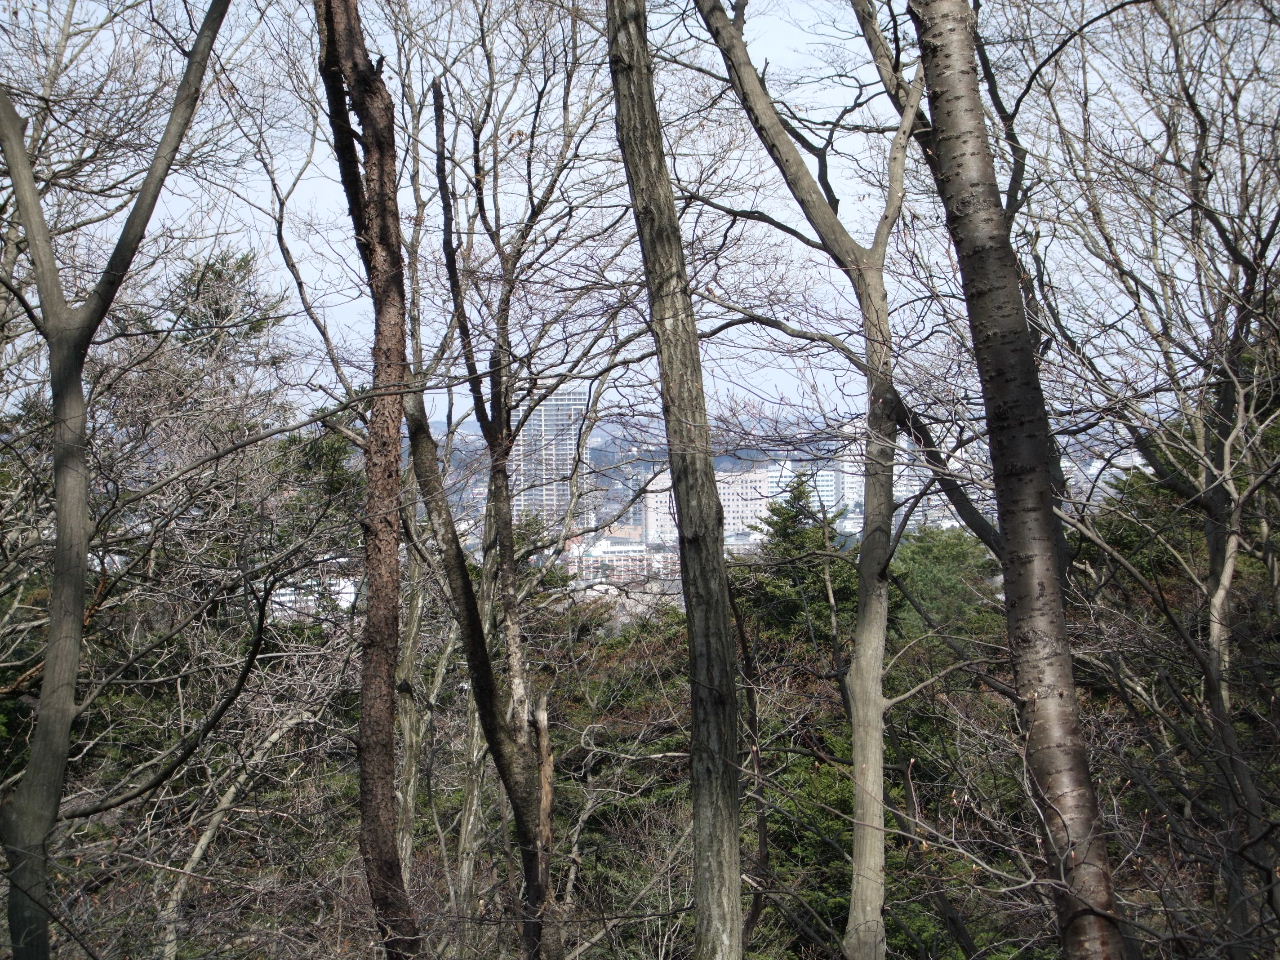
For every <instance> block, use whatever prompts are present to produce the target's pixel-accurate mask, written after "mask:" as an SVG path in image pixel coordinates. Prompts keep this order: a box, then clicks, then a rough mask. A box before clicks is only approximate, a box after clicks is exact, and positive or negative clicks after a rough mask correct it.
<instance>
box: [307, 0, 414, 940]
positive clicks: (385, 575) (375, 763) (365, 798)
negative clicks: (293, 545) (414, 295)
mask: <svg viewBox="0 0 1280 960" xmlns="http://www.w3.org/2000/svg"><path fill="white" fill-rule="evenodd" d="M316 14H317V18H318V20H319V26H320V49H321V53H320V75H321V79H322V80H323V81H324V86H325V93H326V97H327V100H328V107H329V124H330V127H331V128H332V130H333V139H334V152H335V154H336V156H337V160H338V169H339V173H340V176H341V179H342V186H343V190H344V191H345V192H346V196H347V207H348V211H349V213H350V216H351V222H352V226H353V228H354V232H355V238H356V247H357V249H358V250H359V252H360V258H361V260H362V261H363V264H364V269H365V275H366V277H367V278H368V281H369V290H370V293H371V295H372V298H373V309H374V334H373V338H374V343H373V390H374V395H373V398H372V399H371V400H370V405H369V420H368V430H367V436H366V442H365V451H364V454H365V456H364V459H365V476H366V478H367V484H368V489H367V491H366V499H365V516H364V518H363V527H364V548H365V582H366V584H367V587H366V591H367V594H366V611H365V626H364V634H363V636H362V638H361V663H360V666H361V669H360V726H359V744H360V853H361V856H362V857H363V859H364V865H365V876H366V879H367V881H368V885H369V896H370V899H371V901H372V903H373V912H374V917H375V919H376V921H377V924H378V932H379V938H380V940H381V941H382V944H383V947H384V949H385V950H386V953H387V956H388V958H390V960H408V958H411V957H416V956H418V953H419V950H420V942H419V935H418V925H417V921H416V920H415V919H414V916H413V909H412V906H411V905H410V903H409V894H408V891H407V890H406V888H405V882H404V874H403V869H402V866H401V860H400V852H399V849H398V846H397V843H396V832H397V831H396V663H397V660H398V657H399V647H400V422H401V420H402V418H403V407H404V404H403V401H402V399H401V397H402V393H403V391H404V388H405V385H406V381H407V379H408V362H407V360H406V356H405V288H404V261H403V253H402V249H401V236H400V211H399V205H398V203H397V199H396V189H397V185H398V182H397V173H396V146H395V109H394V106H393V105H392V102H391V97H390V95H389V94H388V93H387V88H386V85H385V84H384V83H383V82H382V77H381V76H380V75H379V72H378V71H377V70H376V69H375V68H374V66H373V64H372V62H370V60H369V54H368V51H367V50H366V48H365V42H364V28H363V25H362V24H361V21H360V11H359V8H358V5H357V2H356V0H317V3H316ZM348 97H349V98H350V103H351V109H352V110H353V111H354V112H355V117H356V119H357V121H358V122H359V124H360V128H361V132H360V138H359V141H358V142H359V144H360V147H361V149H362V152H363V171H362V170H361V164H360V161H359V159H358V158H357V155H356V142H357V141H356V137H355V133H354V131H353V130H352V128H351V116H350V114H349V112H348V110H347V98H348Z"/></svg>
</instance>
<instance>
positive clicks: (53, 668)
mask: <svg viewBox="0 0 1280 960" xmlns="http://www.w3.org/2000/svg"><path fill="white" fill-rule="evenodd" d="M228 5H229V0H213V2H212V3H211V4H210V5H209V8H208V10H207V11H206V13H205V16H204V19H203V20H202V21H201V24H200V28H199V30H198V32H197V34H196V37H195V42H194V43H193V44H192V46H191V50H190V52H189V53H188V56H187V66H186V69H185V70H184V71H183V74H182V79H181V80H180V81H179V84H178V89H177V92H176V94H175V97H174V103H173V107H172V108H171V109H170V112H169V117H168V120H167V122H166V124H165V129H164V132H163V134H162V135H161V138H160V143H159V144H158V145H157V147H156V152H155V154H154V156H153V157H152V160H151V163H150V165H149V166H148V168H147V172H146V175H145V176H144V178H143V181H142V185H141V187H140V188H139V191H138V195H137V197H136V198H135V199H134V201H133V206H132V207H131V208H130V210H129V214H128V216H127V217H126V219H125V223H124V225H123V226H122V228H121V230H120V234H119V235H118V236H117V238H116V243H115V245H114V247H113V248H112V251H111V254H110V257H109V258H108V261H107V265H106V267H105V268H104V269H103V271H102V273H101V275H100V276H99V278H98V281H97V283H96V284H95V285H94V287H93V290H92V291H91V292H90V294H89V296H88V297H87V298H86V300H85V301H84V303H82V304H81V305H80V306H78V307H75V308H72V307H71V306H70V305H69V304H68V303H67V299H66V294H65V292H64V288H63V285H62V279H61V276H60V272H59V268H58V264H57V259H56V256H55V254H54V250H53V244H52V240H51V236H50V231H49V225H48V223H47V222H46V220H45V216H44V210H43V207H42V204H41V198H40V192H39V188H38V186H37V183H36V179H35V175H34V173H33V170H32V163H31V158H30V157H29V156H28V155H27V146H26V142H25V139H24V127H25V123H24V121H23V120H22V118H20V117H19V116H18V113H17V111H16V110H15V109H14V106H13V103H12V102H11V101H10V99H9V97H8V95H7V94H6V93H5V92H4V90H3V89H0V150H2V151H3V153H4V159H5V164H6V166H7V167H8V168H9V177H10V180H11V181H12V184H13V191H14V195H15V198H16V200H17V208H18V219H19V220H20V222H21V224H22V229H23V232H24V233H25V235H26V240H27V246H28V249H29V251H30V255H31V259H32V264H33V267H34V273H35V278H36V287H37V291H38V292H39V295H40V306H39V318H38V320H37V324H38V327H39V332H40V333H41V334H42V335H43V336H44V338H45V340H46V341H47V342H48V344H49V385H50V392H51V394H52V401H53V407H52V413H53V421H54V431H53V474H54V477H53V480H54V513H55V535H54V536H55V539H54V554H53V570H52V576H51V579H50V584H49V593H50V599H49V626H48V639H47V642H46V647H45V657H44V669H43V673H42V679H41V685H40V697H39V701H38V704H37V707H36V724H35V729H34V730H33V732H32V735H31V741H30V747H29V757H28V760H27V765H26V768H25V769H24V771H23V775H22V779H21V780H20V781H19V782H18V784H17V786H16V787H15V788H14V789H13V791H12V792H11V793H10V794H9V795H8V796H6V797H3V798H0V839H2V840H3V842H4V848H5V854H6V856H7V858H8V862H9V871H8V880H9V903H8V920H9V936H10V942H11V944H12V946H13V955H14V958H15V960H45V958H47V957H48V956H49V950H50V937H49V928H50V920H51V919H52V918H53V914H52V912H51V903H50V899H49V889H48V885H49V862H48V846H47V843H48V836H49V832H50V831H51V830H52V829H53V825H54V823H55V822H56V820H57V816H58V809H59V807H60V805H61V802H62V790H63V782H64V780H65V777H66V766H67V758H68V756H69V753H70V749H71V725H72V722H73V721H74V720H75V717H76V714H77V712H78V708H77V703H76V679H77V677H78V675H79V672H80V651H81V643H82V640H83V637H84V616H85V577H86V574H87V571H88V553H89V536H90V529H91V518H90V516H89V463H88V451H87V447H88V411H87V408H86V405H85V394H84V363H85V358H86V356H87V355H88V350H89V344H90V341H91V340H92V338H93V335H94V333H95V332H96V331H97V329H98V327H99V325H100V324H101V323H102V319H103V317H105V316H106V313H107V310H108V309H110V307H111V304H112V303H113V302H114V300H115V296H116V293H117V292H118V291H119V289H120V285H121V284H122V283H123V282H124V279H125V277H126V275H127V274H128V271H129V267H130V266H131V265H132V263H133V260H134V257H135V256H136V255H137V252H138V248H139V246H141V244H142V240H143V238H144V236H145V235H146V230H147V225H148V224H149V223H150V221H151V215H152V213H153V212H154V211H155V207H156V203H157V201H158V200H159V198H160V192H161V190H162V189H163V187H164V182H165V179H166V178H167V177H168V175H169V171H170V169H171V168H172V166H173V162H174V160H175V159H176V158H177V155H178V149H179V147H180V146H181V144H182V140H183V138H184V137H185V136H186V132H187V129H188V127H189V126H190V124H191V119H192V117H193V116H194V115H195V111H196V106H197V103H198V101H199V98H200V89H201V86H202V84H203V82H204V74H205V69H206V67H207V66H208V63H209V56H210V54H211V52H212V50H213V43H214V40H215V39H216V38H217V36H218V32H219V30H221V28H222V22H223V19H224V18H225V17H226V13H227V7H228Z"/></svg>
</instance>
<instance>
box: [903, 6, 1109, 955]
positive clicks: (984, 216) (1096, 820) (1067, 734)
mask: <svg viewBox="0 0 1280 960" xmlns="http://www.w3.org/2000/svg"><path fill="white" fill-rule="evenodd" d="M911 11H912V14H913V16H914V17H915V18H916V27H917V31H918V33H919V37H920V45H921V51H922V56H923V63H924V71H925V80H926V84H927V87H928V93H929V104H930V108H931V113H932V124H933V145H934V149H935V151H936V159H937V166H936V168H935V170H936V176H937V185H938V188H939V192H940V194H941V197H942V202H943V205H944V207H945V208H946V213H947V227H948V230H949V231H950V233H951V238H952V242H953V243H954V245H955V248H956V253H957V256H958V258H959V261H960V271H961V278H962V281H963V285H964V294H965V301H966V303H967V305H968V310H969V323H970V328H971V330H972V335H973V343H974V352H975V355H976V357H977V363H978V373H979V376H980V378H981V383H982V394H983V401H984V403H985V406H986V414H987V428H988V437H989V443H990V447H991V460H992V466H993V468H994V473H995V490H996V502H997V506H998V510H999V517H1000V528H1001V532H1002V534H1003V539H1004V544H1005V551H1004V555H1003V557H1002V561H1001V564H1002V568H1003V572H1004V588H1005V604H1006V611H1007V616H1008V623H1009V645H1010V650H1011V654H1012V657H1013V668H1014V676H1015V683H1016V686H1017V691H1018V696H1019V698H1020V701H1021V720H1022V725H1023V729H1024V731H1025V733H1026V737H1027V744H1026V761H1027V766H1028V769H1029V772H1030V774H1031V780H1032V789H1033V791H1034V799H1035V802H1036V805H1037V808H1038V812H1039V814H1040V816H1041V819H1042V822H1043V823H1044V828H1045V840H1046V850H1047V853H1048V863H1047V879H1048V880H1049V882H1050V883H1051V884H1052V885H1053V892H1054V900H1055V904H1056V907H1057V915H1058V923H1059V927H1060V932H1061V936H1062V941H1063V948H1064V953H1065V956H1066V957H1067V958H1068V960H1084V958H1094V960H1102V958H1119V957H1121V956H1122V955H1123V940H1122V937H1121V935H1120V930H1119V927H1118V924H1117V920H1116V917H1115V903H1114V899H1113V894H1112V886H1111V866H1110V863H1109V862H1108V858H1107V851H1106V843H1105V839H1104V837H1103V835H1102V824H1101V820H1100V817H1099V812H1098V802H1097V797H1096V795H1095V793H1094V787H1093V781H1092V779H1091V777H1090V772H1089V759H1088V753H1087V751H1086V746H1085V742H1084V737H1083V734H1082V732H1081V729H1080V710H1079V704H1078V702H1077V699H1076V689H1075V682H1074V678H1073V676H1072V665H1071V652H1070V648H1069V645H1068V642H1067V631H1066V618H1065V614H1064V610H1063V602H1062V593H1061V586H1060V583H1059V579H1058V569H1059V563H1058V556H1057V546H1056V545H1057V521H1056V519H1055V517H1054V514H1053V502H1054V493H1053V487H1052V478H1051V470H1050V463H1051V461H1052V458H1053V446H1052V443H1051V438H1050V433H1049V420H1048V415H1047V412H1046V408H1045V402H1044V394H1043V392H1042V390H1041V386H1040V379H1039V374H1038V371H1037V369H1036V361H1035V354H1034V351H1033V345H1032V339H1031V336H1030V331H1029V329H1028V326H1027V320H1026V314H1025V311H1024V308H1023V303H1022V293H1021V288H1020V284H1019V276H1020V272H1019V266H1018V262H1017V259H1016V257H1015V255H1014V251H1013V247H1012V244H1011V243H1010V240H1009V225H1008V221H1007V219H1006V216H1005V211H1004V209H1003V207H1002V205H1001V201H1000V194H999V190H998V188H997V185H996V175H995V163H994V160H993V157H992V153H991V148H990V145H989V143H988V141H987V131H986V126H985V119H984V113H983V104H982V100H981V96H980V94H979V90H978V73H977V67H976V64H975V51H974V34H973V31H974V14H973V11H972V9H971V8H970V7H969V5H968V3H966V2H965V0H913V2H912V5H911Z"/></svg>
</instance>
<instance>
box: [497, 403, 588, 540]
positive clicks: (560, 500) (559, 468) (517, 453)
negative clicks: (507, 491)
mask: <svg viewBox="0 0 1280 960" xmlns="http://www.w3.org/2000/svg"><path fill="white" fill-rule="evenodd" d="M587 400H588V397H587V392H586V391H585V390H560V391H558V392H557V393H554V394H552V395H551V396H549V397H547V398H546V399H545V400H543V401H542V402H541V403H539V404H538V405H537V406H536V407H534V408H533V409H532V410H531V411H529V413H528V418H527V419H526V421H525V423H524V427H523V428H522V429H521V431H520V432H519V434H517V435H516V442H515V446H514V447H513V448H512V451H511V467H512V469H511V480H512V491H513V493H514V504H513V506H514V508H515V512H516V514H517V515H519V514H529V515H537V516H542V517H545V518H546V519H547V520H548V521H549V522H552V523H555V522H559V521H560V520H561V519H563V517H564V516H565V514H567V513H568V512H569V494H570V490H569V477H570V476H571V475H572V473H573V470H574V466H575V464H577V462H578V444H579V441H580V439H581V434H582V430H583V424H584V422H585V420H586V414H587Z"/></svg>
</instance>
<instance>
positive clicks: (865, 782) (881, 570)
mask: <svg viewBox="0 0 1280 960" xmlns="http://www.w3.org/2000/svg"><path fill="white" fill-rule="evenodd" d="M697 7H698V12H699V14H700V15H701V16H702V20H703V23H704V24H705V25H706V27H707V30H708V31H709V32H710V34H711V37H712V39H713V40H714V41H715V43H716V46H717V47H718V48H719V50H720V53H721V56H722V58H723V60H724V64H725V68H726V69H727V71H728V75H729V81H730V83H731V84H732V86H733V89H734V92H735V93H736V94H737V97H738V100H739V102H740V103H741V104H742V106H743V109H744V110H745V111H746V114H747V116H748V118H749V119H750V121H751V125H752V127H753V129H754V130H755V132H756V136H757V137H758V139H759V140H760V143H761V144H762V145H763V146H764V147H765V150H766V151H767V152H768V154H769V156H770V157H771V158H772V159H773V161H774V165H775V166H776V167H777V170H778V172H779V173H780V174H781V175H782V177H783V180H784V182H785V183H786V185H787V188H788V190H789V191H790V192H791V195H792V197H794V198H795V200H796V203H797V205H798V206H799V207H800V209H801V211H802V212H803V213H804V216H805V219H806V220H808V221H809V224H810V226H812V227H813V229H814V231H815V232H816V233H817V234H818V238H819V240H820V242H821V243H822V246H823V249H824V250H826V252H827V254H828V255H829V256H830V257H831V259H832V260H833V261H834V262H835V264H836V266H838V267H839V268H840V269H841V270H842V271H843V272H844V274H845V276H846V277H847V278H848V279H849V281H850V283H851V284H852V285H853V288H854V292H855V294H856V295H857V297H858V304H859V306H860V308H861V311H862V318H863V341H864V344H865V360H864V361H863V362H862V363H860V364H859V368H860V369H861V370H862V372H863V374H864V375H865V376H866V379H867V394H868V404H867V419H866V424H867V430H866V443H865V452H864V456H863V472H864V494H863V502H864V506H863V525H862V543H861V547H860V549H859V553H858V578H859V579H858V609H857V612H856V618H855V621H854V630H853V652H852V656H851V657H850V659H849V663H848V666H847V668H846V670H845V673H844V676H843V677H842V678H841V686H842V693H843V700H844V703H845V705H846V710H847V711H848V714H849V716H848V720H849V725H850V732H851V743H852V753H851V756H850V762H851V770H852V776H853V782H854V810H853V813H854V817H853V819H854V822H853V826H852V840H851V849H850V859H851V862H850V870H851V881H850V892H849V911H848V917H847V919H846V922H845V930H844V935H843V937H842V940H841V951H842V953H843V954H844V956H845V958H846V960H882V958H883V957H884V955H885V950H886V934H885V923H884V915H883V912H884V890H885V875H884V859H885V854H884V840H885V834H884V815H885V810H884V711H885V705H886V704H885V698H884V692H883V684H882V680H883V670H884V652H885V638H886V634H887V631H888V619H889V562H890V560H891V558H892V554H893V529H892V528H893V511H894V497H893V471H894V459H895V457H896V454H897V441H898V426H899V419H900V414H901V412H902V402H901V400H900V398H899V397H898V394H897V391H896V389H895V388H894V385H893V343H892V331H891V329H890V325H889V303H888V295H887V293H886V291H885V286H884V259H885V251H886V249H887V247H888V241H889V237H890V233H891V231H892V229H893V225H894V224H895V223H896V222H897V219H898V214H899V212H900V210H901V204H902V182H903V174H904V166H905V158H906V151H907V146H908V137H909V135H910V132H911V129H912V126H913V125H914V122H915V114H916V108H917V106H918V104H919V100H920V88H919V86H918V85H916V86H912V87H910V88H909V90H908V92H907V102H905V103H904V104H903V105H902V109H903V116H904V119H903V123H902V126H901V129H900V130H899V132H898V135H897V137H896V138H895V140H894V143H893V147H892V150H891V152H890V164H889V165H890V176H889V181H890V183H889V191H888V195H887V196H886V198H885V201H884V209H883V212H882V215H881V218H880V222H879V224H878V226H877V229H876V233H875V236H874V238H873V240H872V244H871V246H870V247H865V246H863V245H862V244H860V243H858V242H857V241H856V240H854V239H853V237H852V236H851V235H850V234H849V232H848V231H847V230H846V229H845V227H844V224H843V223H842V222H841V220H840V218H839V216H838V215H837V213H836V210H835V209H834V207H833V206H832V203H831V202H830V200H829V199H828V197H827V195H826V193H825V192H824V191H823V189H822V186H821V185H820V184H819V183H818V182H817V180H816V179H815V178H814V176H813V175H812V174H811V173H810V171H809V168H808V166H807V164H806V163H805V162H804V158H803V157H802V156H801V155H800V151H799V150H798V149H797V147H796V145H795V143H794V141H793V140H792V138H791V137H790V136H789V135H788V133H787V130H786V127H785V126H784V124H783V122H782V119H781V117H780V116H779V115H778V111H777V108H776V106H775V105H774V103H773V100H772V98H771V97H770V96H769V93H768V91H767V90H766V89H765V86H764V82H763V80H762V79H761V77H760V74H759V72H758V71H757V70H756V68H755V65H754V64H753V63H752V62H751V59H750V56H749V53H748V51H747V47H746V43H745V41H744V38H743V34H742V22H741V18H735V19H733V20H730V19H729V16H728V14H727V13H726V12H725V9H724V7H723V6H722V4H721V3H720V2H719V0H697Z"/></svg>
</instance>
